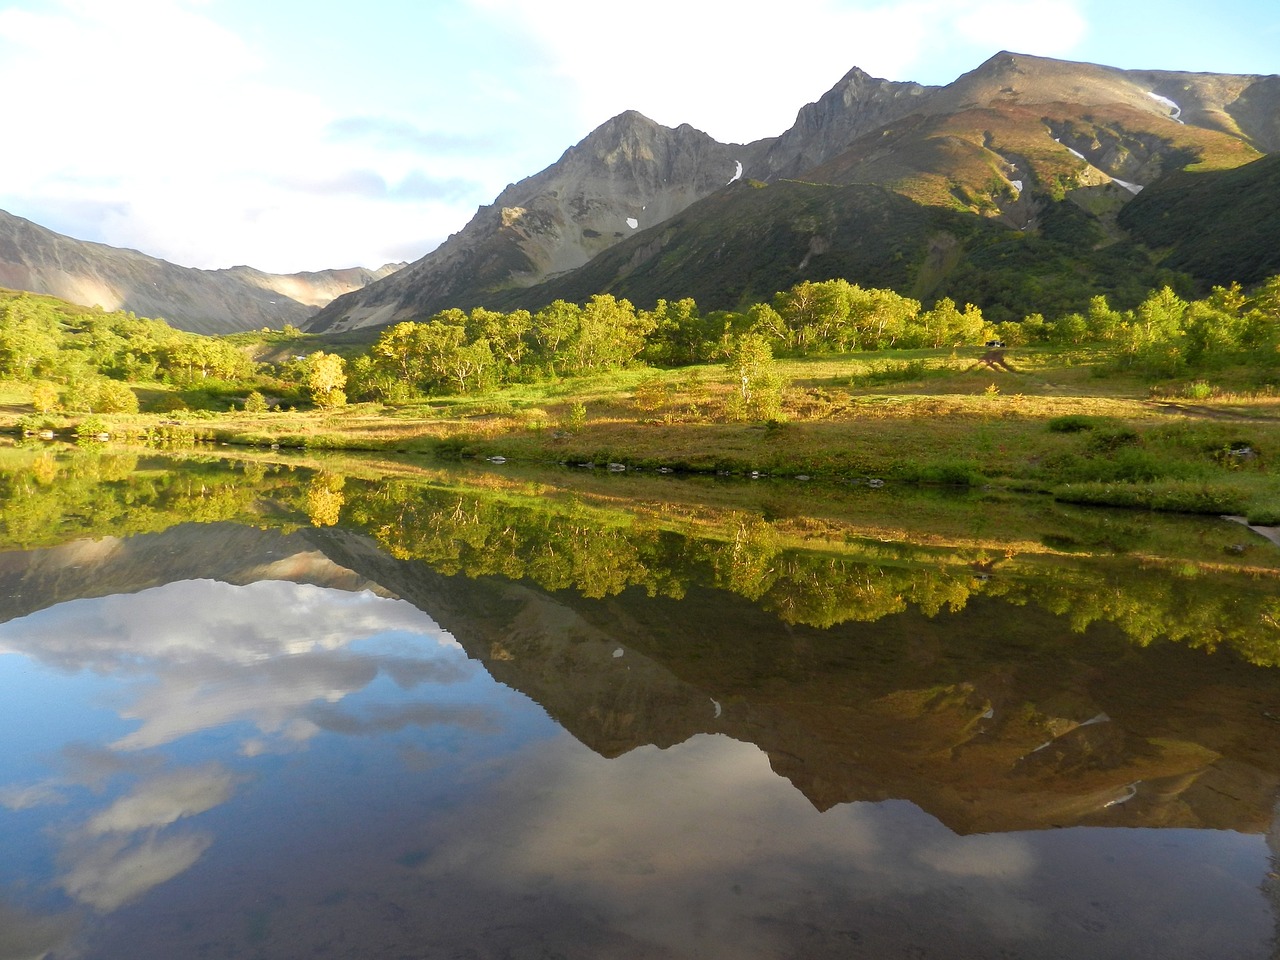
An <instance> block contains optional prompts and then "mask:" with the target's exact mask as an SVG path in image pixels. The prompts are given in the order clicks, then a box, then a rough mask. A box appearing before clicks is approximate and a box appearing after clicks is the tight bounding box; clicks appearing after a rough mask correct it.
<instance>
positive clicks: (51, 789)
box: [0, 782, 67, 810]
mask: <svg viewBox="0 0 1280 960" xmlns="http://www.w3.org/2000/svg"><path fill="white" fill-rule="evenodd" d="M66 802H67V797H66V795H65V794H64V793H63V792H62V791H61V790H60V789H58V785H57V784H56V783H51V782H50V783H36V784H32V785H31V786H28V787H19V786H12V787H0V807H8V808H9V809H10V810H29V809H31V808H32V807H47V806H52V805H55V804H60V803H66Z"/></svg>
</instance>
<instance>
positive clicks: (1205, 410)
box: [1147, 400, 1280, 421]
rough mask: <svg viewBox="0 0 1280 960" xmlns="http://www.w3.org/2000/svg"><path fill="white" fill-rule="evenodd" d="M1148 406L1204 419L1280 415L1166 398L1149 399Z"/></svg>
mask: <svg viewBox="0 0 1280 960" xmlns="http://www.w3.org/2000/svg"><path fill="white" fill-rule="evenodd" d="M1147 405H1148V406H1150V407H1152V408H1154V409H1156V410H1159V411H1160V412H1161V413H1176V414H1181V415H1182V416H1184V417H1198V418H1200V419H1204V420H1242V421H1253V420H1264V421H1268V420H1280V416H1277V415H1275V414H1264V413H1242V412H1240V411H1239V410H1228V409H1225V408H1223V407H1205V406H1200V405H1198V404H1189V403H1172V402H1170V401H1168V400H1151V401H1148V404H1147Z"/></svg>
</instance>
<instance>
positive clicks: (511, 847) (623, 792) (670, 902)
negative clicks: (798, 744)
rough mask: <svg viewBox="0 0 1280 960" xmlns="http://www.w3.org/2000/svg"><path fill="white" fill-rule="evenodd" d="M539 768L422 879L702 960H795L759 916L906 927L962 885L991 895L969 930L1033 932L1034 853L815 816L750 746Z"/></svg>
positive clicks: (441, 838) (505, 790) (571, 759)
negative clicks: (1028, 880) (572, 918)
mask: <svg viewBox="0 0 1280 960" xmlns="http://www.w3.org/2000/svg"><path fill="white" fill-rule="evenodd" d="M542 759H543V763H544V764H545V765H544V766H541V767H538V768H534V767H533V766H522V767H519V768H517V769H515V770H514V771H513V773H512V775H511V776H510V777H509V778H507V779H506V780H505V781H504V782H503V783H502V784H501V785H500V786H498V788H497V794H496V797H495V799H494V800H492V801H490V802H489V803H487V804H486V803H481V804H473V805H468V806H467V808H466V810H465V813H464V812H459V813H458V814H457V816H458V817H465V819H466V821H467V824H468V825H469V827H470V829H467V830H463V829H461V827H462V824H460V823H459V824H450V823H449V822H448V821H445V822H442V823H440V824H438V825H437V828H438V832H437V830H436V829H433V831H432V832H433V843H432V845H433V848H434V850H435V852H434V854H433V856H432V858H431V859H430V860H429V861H427V862H426V863H425V864H424V865H423V868H422V869H423V870H424V871H425V872H427V873H429V874H430V875H432V876H433V877H435V878H436V879H438V880H441V881H444V880H446V879H448V878H464V877H465V878H466V879H467V880H468V881H470V882H472V883H474V884H476V885H477V886H478V887H480V888H481V889H483V887H484V886H485V885H489V886H492V887H496V888H509V890H510V891H517V890H521V889H528V888H529V887H530V886H533V887H536V888H538V889H540V890H543V891H546V892H549V893H553V894H555V895H557V896H559V897H562V898H564V899H566V900H569V901H574V902H579V903H584V904H589V906H590V909H591V910H592V911H593V912H594V913H595V914H596V915H599V916H600V917H601V918H602V919H603V921H604V922H605V923H607V924H608V925H610V926H614V927H616V928H618V929H620V930H625V931H626V932H627V933H628V934H630V935H631V936H633V937H635V938H637V939H638V940H640V941H643V942H649V943H653V944H661V945H662V946H664V947H666V948H669V949H672V950H674V951H676V952H678V953H680V954H682V955H683V954H684V953H686V952H689V951H690V950H691V945H695V944H696V945H700V948H701V949H703V950H704V952H703V953H699V955H700V956H701V955H706V956H734V955H735V953H736V955H739V956H748V955H750V956H759V955H763V954H768V953H769V952H770V951H769V949H764V942H763V941H767V940H768V939H769V938H771V937H776V940H777V942H776V943H775V944H773V947H774V948H776V950H777V951H778V952H779V955H785V954H788V951H789V950H790V949H791V948H792V947H794V946H795V945H794V944H791V943H789V941H788V937H789V936H790V935H791V933H794V930H792V931H791V932H788V927H787V925H786V923H782V924H780V925H778V926H776V927H775V928H762V926H761V924H760V923H759V922H758V920H759V918H760V917H764V916H769V917H775V918H777V917H780V916H785V915H788V914H791V916H790V917H789V919H791V920H795V921H796V922H802V921H803V920H804V915H805V913H806V911H816V912H818V913H822V914H824V915H825V918H826V920H829V918H830V915H831V911H836V913H837V915H838V913H839V912H842V911H843V910H844V909H845V908H844V907H842V906H841V904H848V903H849V902H851V901H852V900H853V899H860V900H863V901H876V902H882V903H885V904H887V905H888V906H886V910H888V911H890V912H895V911H898V910H899V909H900V902H901V901H904V900H907V899H910V898H914V897H925V898H928V897H930V896H933V895H935V892H936V891H937V890H939V889H943V888H945V889H953V888H954V887H955V885H956V881H957V878H961V877H962V878H964V881H965V883H966V884H972V885H973V886H974V889H975V890H977V891H981V892H980V894H979V895H977V896H975V898H974V900H973V902H972V903H970V904H969V909H970V911H971V913H972V915H971V916H969V917H967V918H966V920H965V922H966V923H968V924H971V925H973V926H977V927H982V926H984V925H985V926H986V927H987V928H988V929H992V930H996V929H998V930H1002V931H1006V932H1010V931H1019V932H1020V931H1023V930H1026V929H1028V928H1033V927H1034V921H1035V918H1034V917H1032V916H1030V915H1029V909H1030V908H1028V907H1026V906H1025V905H1020V904H1018V903H1016V902H1014V901H1015V900H1016V896H1015V891H1013V890H1012V889H1009V890H1007V891H1006V890H1004V888H1005V886H1009V887H1010V888H1012V887H1013V886H1014V885H1016V883H1017V881H1019V880H1020V879H1023V878H1025V877H1026V876H1028V875H1029V874H1030V872H1031V871H1032V868H1033V866H1034V858H1033V856H1032V853H1031V850H1030V847H1029V845H1028V844H1026V843H1025V842H1024V841H1022V840H1021V839H1019V838H1016V837H998V838H991V837H972V838H960V837H956V836H955V835H953V834H952V833H951V832H950V831H948V830H947V829H946V828H945V827H943V826H941V825H940V824H938V823H937V822H936V821H934V820H933V819H932V818H929V817H927V816H925V815H924V814H922V813H920V812H919V811H918V810H916V809H915V808H914V807H912V806H910V805H909V804H905V803H902V804H898V805H896V812H892V813H891V814H890V815H886V813H885V809H884V808H877V807H875V806H874V805H871V804H861V803H854V804H848V805H844V806H840V807H836V808H834V809H832V810H829V811H827V812H825V813H822V814H818V813H815V812H814V811H813V810H812V808H811V807H810V806H809V805H808V803H807V801H805V799H804V797H803V796H802V795H800V794H799V793H798V792H797V791H795V789H794V788H793V787H792V786H791V785H790V784H789V783H787V782H786V781H785V780H782V779H780V778H779V777H778V776H777V775H776V774H775V773H774V772H773V771H772V770H771V769H770V767H769V762H768V758H767V757H766V756H765V754H763V753H762V752H761V751H759V750H758V749H757V748H756V747H754V746H752V745H749V744H742V743H738V742H735V741H732V740H729V739H727V738H724V737H718V736H699V737H695V738H694V739H692V740H690V741H687V742H685V743H683V744H680V745H678V746H676V747H672V748H670V749H667V750H658V749H657V748H652V747H646V748H641V749H638V750H635V751H632V752H631V753H629V754H627V755H625V756H623V757H621V758H618V759H615V760H602V759H600V758H598V757H594V756H589V755H586V754H584V752H583V751H581V750H578V749H576V748H573V747H566V746H564V745H563V744H562V745H561V747H560V748H559V752H558V753H556V754H553V755H549V756H548V755H544V756H543V758H542ZM899 823H900V824H901V829H898V828H897V827H898V825H899ZM886 825H888V828H886ZM803 891H809V892H808V893H803ZM988 905H989V907H990V909H989V911H988V909H987V908H988ZM708 951H709V952H708Z"/></svg>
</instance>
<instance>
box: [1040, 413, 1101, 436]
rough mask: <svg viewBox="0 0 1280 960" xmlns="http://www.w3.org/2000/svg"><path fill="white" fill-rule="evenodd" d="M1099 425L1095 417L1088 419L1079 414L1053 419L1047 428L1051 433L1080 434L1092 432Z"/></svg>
mask: <svg viewBox="0 0 1280 960" xmlns="http://www.w3.org/2000/svg"><path fill="white" fill-rule="evenodd" d="M1097 425H1098V421H1097V419H1096V418H1094V417H1087V416H1085V415H1083V414H1079V413H1069V414H1067V415H1066V416H1062V417H1052V418H1051V419H1050V420H1049V422H1048V424H1047V426H1048V428H1049V432H1050V433H1079V432H1081V431H1082V430H1092V429H1093V428H1094V427H1096V426H1097Z"/></svg>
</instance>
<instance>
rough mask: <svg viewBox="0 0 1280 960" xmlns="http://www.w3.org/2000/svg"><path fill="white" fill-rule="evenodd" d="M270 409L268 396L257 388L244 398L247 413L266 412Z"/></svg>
mask: <svg viewBox="0 0 1280 960" xmlns="http://www.w3.org/2000/svg"><path fill="white" fill-rule="evenodd" d="M268 409H269V407H268V405H267V398H266V397H264V396H263V395H262V394H261V393H259V392H258V391H257V390H253V391H251V392H250V393H249V395H248V396H247V397H245V398H244V412H245V413H266V412H267V410H268Z"/></svg>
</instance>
